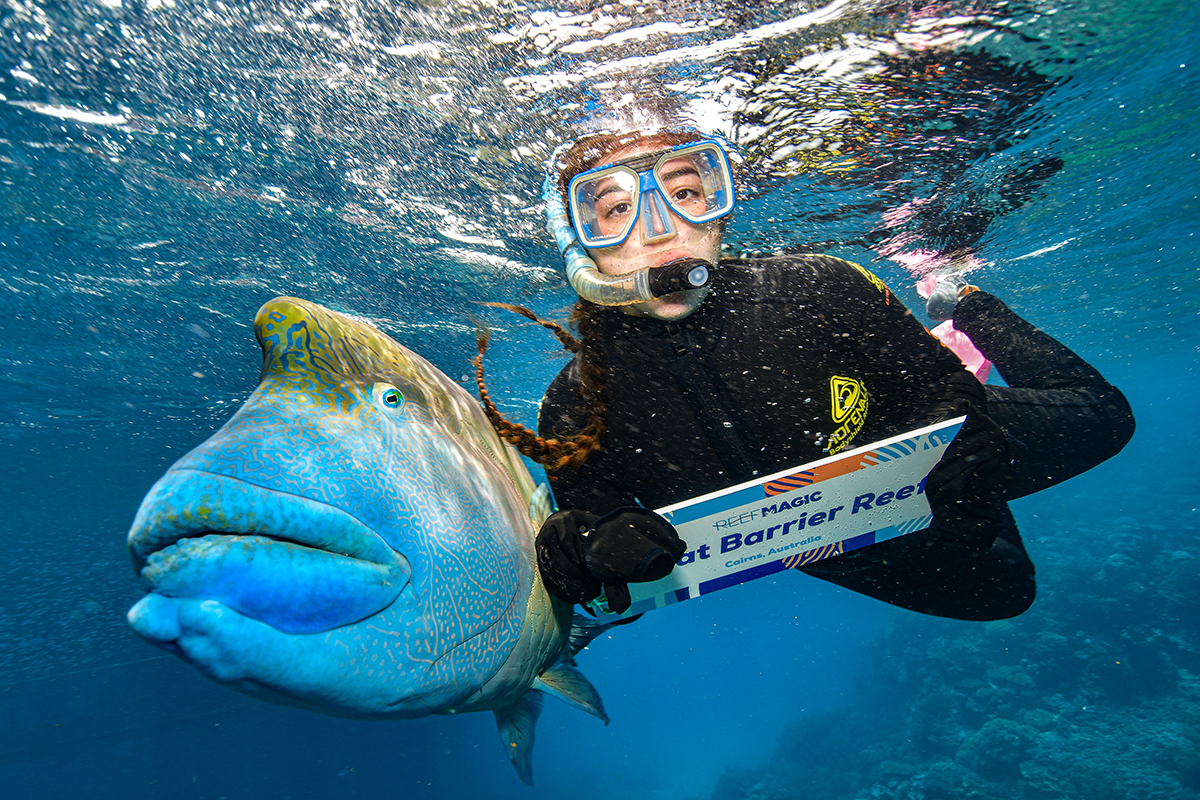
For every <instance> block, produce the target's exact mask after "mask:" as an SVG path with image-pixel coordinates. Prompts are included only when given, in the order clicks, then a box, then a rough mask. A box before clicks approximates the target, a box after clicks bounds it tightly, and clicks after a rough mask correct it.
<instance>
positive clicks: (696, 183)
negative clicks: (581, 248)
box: [588, 139, 723, 320]
mask: <svg viewBox="0 0 1200 800" xmlns="http://www.w3.org/2000/svg"><path fill="white" fill-rule="evenodd" d="M664 146H665V145H664V144H662V143H658V142H655V141H654V140H653V139H650V140H647V141H644V142H639V143H637V144H636V145H631V146H629V147H626V148H623V149H621V150H616V151H614V152H612V153H609V154H607V155H605V157H604V158H603V159H601V162H602V163H605V162H614V161H621V160H624V159H627V158H631V157H633V156H637V155H641V154H644V153H653V152H656V151H658V150H661V149H663V147H664ZM674 166H675V167H676V168H673V165H672V164H671V162H667V164H666V165H664V169H663V170H662V175H663V177H664V180H663V181H662V189H663V191H665V192H666V193H667V194H668V195H670V197H671V199H672V201H673V202H674V203H676V204H677V205H679V206H681V207H683V208H693V207H694V208H696V209H697V211H696V213H697V214H699V213H700V211H701V210H702V209H703V203H704V200H703V196H702V188H701V186H700V176H699V175H698V174H697V173H696V171H695V169H694V168H691V167H690V165H689V164H688V163H687V162H686V161H685V160H683V159H680V161H679V164H678V165H674ZM624 177H625V176H622V175H614V176H613V178H612V181H611V184H603V185H601V186H600V187H599V190H598V191H597V193H596V211H597V223H598V225H599V228H600V232H601V233H602V234H605V235H608V234H611V233H612V232H613V231H616V230H619V229H621V227H622V225H624V224H626V223H627V222H628V219H629V217H630V216H632V215H636V214H637V213H638V202H639V197H638V192H637V187H636V186H630V185H624V184H623V183H622V181H623V180H624ZM659 208H660V210H661V211H662V212H665V213H666V214H668V215H670V221H671V226H672V227H673V228H674V232H670V231H665V230H664V226H662V225H651V226H649V227H650V230H649V231H648V230H647V226H646V225H645V224H644V221H642V220H639V221H638V223H637V225H636V227H635V229H634V230H633V231H631V232H630V234H629V236H628V237H627V238H626V239H625V241H624V242H622V243H621V244H619V245H614V246H612V247H599V248H595V249H591V250H588V255H590V256H591V257H592V259H593V260H594V261H595V262H596V266H597V267H598V268H599V269H600V272H602V273H604V274H605V275H625V274H628V273H630V272H635V271H637V270H640V269H642V268H644V267H649V268H651V269H654V268H656V267H661V266H663V265H664V264H667V263H669V262H671V261H675V260H677V259H680V258H700V259H703V260H705V261H707V262H709V263H710V264H715V263H717V261H718V260H719V259H720V255H721V232H722V228H723V225H722V223H721V221H720V220H714V221H713V222H708V223H704V224H700V225H696V224H693V223H690V222H688V221H687V220H685V219H683V218H682V217H680V216H679V215H678V214H676V213H675V212H674V211H673V210H671V209H670V207H668V206H666V205H664V204H660V206H659ZM707 295H708V288H707V287H706V288H704V289H695V290H692V291H687V292H678V293H676V294H670V295H665V296H663V297H659V298H657V299H655V300H651V301H650V302H648V303H638V304H637V305H633V306H624V309H625V310H626V311H627V312H629V313H632V314H637V315H641V316H650V317H655V318H657V319H662V320H676V319H683V318H684V317H686V316H688V315H689V314H691V313H692V312H694V311H695V310H696V309H697V308H699V307H700V304H701V303H702V302H704V298H705V297H706V296H707Z"/></svg>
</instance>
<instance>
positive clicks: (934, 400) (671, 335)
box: [477, 131, 1134, 620]
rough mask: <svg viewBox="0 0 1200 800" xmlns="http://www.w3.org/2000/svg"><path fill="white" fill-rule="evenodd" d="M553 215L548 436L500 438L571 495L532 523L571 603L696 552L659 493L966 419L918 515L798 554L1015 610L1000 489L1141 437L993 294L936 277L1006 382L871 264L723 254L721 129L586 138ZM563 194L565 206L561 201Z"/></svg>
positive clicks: (917, 596) (959, 321) (913, 598)
mask: <svg viewBox="0 0 1200 800" xmlns="http://www.w3.org/2000/svg"><path fill="white" fill-rule="evenodd" d="M557 169H558V185H557V186H556V187H554V188H553V190H552V191H548V192H547V195H548V199H549V200H550V201H551V206H554V205H557V202H556V201H558V202H561V203H562V206H560V208H559V211H558V213H556V212H555V210H554V209H553V208H552V209H551V223H552V227H556V228H557V229H556V231H555V232H556V237H557V238H558V240H559V244H560V247H561V248H562V249H563V251H564V257H565V259H566V263H567V271H568V277H569V279H570V282H571V285H572V286H573V287H574V288H575V289H576V291H577V292H578V293H579V295H580V299H579V301H578V303H577V305H576V307H575V310H574V313H573V320H574V321H575V323H576V324H577V326H578V330H579V334H580V337H579V339H575V338H574V337H572V336H571V335H570V334H569V333H568V332H567V331H565V330H564V329H562V328H561V327H559V326H557V325H555V324H554V323H550V322H546V321H543V320H540V319H537V317H536V316H534V315H533V314H532V313H531V312H528V311H526V310H524V309H519V308H517V307H510V308H512V309H513V310H517V311H519V312H520V313H524V314H525V315H526V316H529V317H530V318H532V319H535V320H537V321H538V322H539V323H541V324H543V325H545V326H546V327H548V328H551V329H553V330H555V332H556V334H557V335H558V336H559V338H560V340H562V341H563V343H564V345H565V346H566V347H567V348H568V349H569V350H571V351H573V352H574V353H575V357H574V358H573V359H572V360H571V362H570V363H569V364H568V365H567V366H566V367H565V368H564V369H563V370H562V372H560V373H559V375H558V376H557V377H556V378H555V380H554V381H553V382H552V384H551V385H550V387H549V388H548V389H547V391H546V394H545V397H544V399H543V402H542V406H541V411H540V414H539V419H538V432H537V433H536V434H535V433H534V432H533V431H531V430H529V429H527V428H524V427H523V426H520V425H517V424H515V423H510V422H508V421H507V420H504V419H503V418H502V417H501V416H500V414H499V412H498V411H497V410H496V408H495V406H494V405H493V404H492V403H491V401H490V399H489V398H488V396H487V392H486V390H485V389H484V386H483V379H482V347H483V344H482V343H481V352H480V359H479V360H478V362H477V364H478V370H477V374H478V379H479V385H480V390H481V396H482V398H483V401H484V406H485V409H486V410H487V412H488V414H489V417H490V418H491V419H492V422H493V425H495V427H496V428H497V430H498V431H499V432H500V434H501V435H502V436H503V437H504V438H505V439H507V440H508V441H510V442H511V443H513V444H514V445H515V446H516V447H517V448H518V449H519V450H520V451H521V452H522V453H524V454H525V455H527V456H529V457H530V458H531V459H533V460H535V461H537V462H539V463H541V464H543V465H545V466H546V467H547V469H548V471H549V474H550V476H551V480H552V481H553V487H554V494H555V497H556V500H557V502H558V506H559V508H560V509H562V510H561V511H559V512H557V513H555V514H554V515H553V516H551V517H550V519H548V520H547V521H546V523H545V524H544V525H543V527H542V530H541V532H540V533H539V535H538V538H537V554H538V564H539V567H540V570H541V572H542V576H543V579H544V580H545V582H546V584H547V586H548V587H549V588H550V589H551V591H553V592H554V593H555V594H557V595H558V596H559V597H561V598H563V599H565V600H568V601H571V602H577V603H583V604H587V603H588V602H590V601H593V600H595V598H597V597H600V596H603V597H604V598H605V601H606V603H607V606H608V608H609V610H611V611H614V612H617V613H619V612H622V611H624V610H625V609H627V608H628V607H629V593H628V588H627V584H628V583H630V582H638V581H648V580H657V579H659V578H662V577H664V576H666V575H667V574H669V573H670V571H671V569H672V567H673V566H674V564H675V562H676V561H677V560H678V559H679V558H680V557H681V556H682V554H683V553H684V551H685V549H686V548H685V546H684V544H683V542H682V541H681V540H680V539H679V537H678V535H677V534H676V532H675V531H674V529H673V528H672V527H671V525H670V524H669V523H668V522H667V521H666V520H665V519H663V518H662V517H660V516H659V515H657V514H655V513H654V512H652V511H649V510H648V509H649V508H658V507H662V506H665V505H668V504H671V503H676V502H679V501H682V500H685V499H688V498H691V497H695V496H698V495H702V494H705V493H708V492H712V491H715V490H719V489H723V488H725V487H728V486H732V485H734V484H738V483H741V482H745V481H749V480H752V479H754V478H755V477H757V476H763V475H768V474H770V473H772V472H775V471H778V470H780V469H784V468H787V467H792V466H795V465H797V464H802V463H805V462H808V461H811V460H814V459H817V458H820V457H822V456H827V455H831V454H833V453H837V452H838V451H840V450H843V449H844V448H846V447H848V446H850V445H851V444H853V445H854V446H859V445H864V444H868V443H871V442H875V441H879V440H882V439H884V438H887V437H890V436H893V435H896V434H899V433H903V432H906V431H909V430H912V429H914V428H917V427H921V426H924V425H928V424H931V423H934V422H937V421H940V420H943V419H947V418H950V417H953V416H958V415H961V414H964V413H965V414H966V415H967V421H966V423H965V424H964V426H963V428H962V430H961V432H960V433H959V435H958V436H957V437H956V438H955V440H954V441H953V443H952V444H951V446H950V447H949V448H948V449H947V451H946V453H945V455H944V457H943V458H942V460H941V461H940V462H939V463H938V465H937V466H936V467H935V468H934V469H933V471H932V472H931V473H930V475H929V477H928V479H927V482H926V493H927V495H928V500H929V505H930V509H931V511H932V513H933V522H932V523H931V524H930V526H929V527H928V528H926V529H924V530H921V531H917V532H914V533H911V534H908V535H906V536H902V537H899V538H896V539H891V540H888V541H885V542H882V543H879V544H875V545H872V546H870V547H866V548H862V549H860V550H856V551H853V552H850V553H846V554H843V555H840V556H837V557H835V558H828V559H825V560H823V561H819V562H816V563H813V564H810V565H808V566H804V567H801V568H800V569H802V570H803V571H804V572H807V573H808V574H810V575H814V576H816V577H819V578H822V579H824V580H827V581H830V582H832V583H835V584H837V585H839V586H843V587H845V588H848V589H851V590H854V591H857V592H861V593H863V594H866V595H869V596H871V597H875V598H878V599H880V600H883V601H885V602H888V603H892V604H895V605H898V606H901V607H904V608H908V609H912V610H914V611H919V612H923V613H927V614H934V615H938V616H946V617H954V618H959V619H968V620H990V619H1002V618H1006V617H1012V616H1015V615H1018V614H1020V613H1022V612H1023V611H1025V610H1026V609H1027V608H1028V607H1029V605H1030V604H1031V603H1032V602H1033V599H1034V594H1035V586H1036V584H1035V580H1034V567H1033V564H1032V562H1031V561H1030V559H1029V556H1028V555H1027V553H1026V551H1025V548H1024V545H1023V543H1022V541H1021V536H1020V534H1019V532H1018V530H1017V526H1016V523H1015V521H1014V519H1013V516H1012V514H1011V512H1010V511H1009V509H1008V505H1007V501H1009V500H1012V499H1015V498H1018V497H1022V496H1024V495H1027V494H1030V493H1031V492H1036V491H1038V490H1040V489H1044V488H1046V487H1048V486H1052V485H1054V484H1056V483H1059V482H1061V481H1063V480H1066V479H1067V478H1070V477H1072V476H1074V475H1078V474H1080V473H1082V472H1084V471H1085V470H1087V469H1090V468H1091V467H1093V466H1095V465H1097V464H1099V463H1101V462H1102V461H1104V460H1106V459H1108V458H1110V457H1112V456H1113V455H1115V454H1116V453H1117V452H1119V451H1120V450H1121V448H1122V447H1124V445H1125V443H1126V442H1127V441H1128V440H1129V438H1130V437H1131V436H1132V434H1133V428H1134V422H1133V416H1132V413H1131V411H1130V409H1129V405H1128V403H1127V402H1126V400H1125V398H1124V397H1123V396H1122V394H1121V393H1120V392H1119V391H1118V390H1117V389H1116V388H1114V387H1113V386H1111V385H1110V384H1109V383H1107V382H1106V381H1105V380H1104V379H1103V377H1101V375H1100V374H1099V373H1098V372H1097V371H1096V370H1095V369H1093V368H1092V367H1091V366H1090V365H1088V364H1087V363H1086V362H1084V361H1083V359H1081V358H1080V357H1079V356H1077V355H1075V354H1074V353H1073V352H1071V351H1070V350H1069V349H1067V348H1066V347H1064V346H1063V345H1062V344H1060V343H1059V342H1057V341H1055V340H1054V339H1053V338H1051V337H1050V336H1048V335H1046V334H1045V333H1043V332H1041V331H1039V330H1038V329H1037V328H1035V327H1034V326H1032V325H1030V324H1029V323H1027V322H1025V321H1024V320H1023V319H1021V318H1020V317H1018V316H1017V315H1016V314H1015V313H1013V312H1012V311H1011V310H1009V309H1008V307H1007V306H1005V305H1004V303H1002V302H1001V301H1000V300H999V299H997V298H996V297H994V296H992V295H990V294H988V293H986V292H983V291H977V290H975V291H972V290H973V289H974V287H966V286H960V285H958V284H956V283H950V282H947V283H945V284H944V285H941V286H938V287H937V288H936V290H935V292H934V294H933V296H932V297H931V303H932V305H931V306H930V311H931V312H935V313H939V312H940V313H939V315H940V316H945V317H952V319H953V322H954V326H955V327H956V328H957V329H958V330H960V331H962V332H964V333H966V334H967V335H968V336H969V337H970V338H971V339H972V341H973V342H974V344H975V345H976V347H978V348H979V350H980V351H982V353H983V354H984V355H985V356H986V357H987V358H988V359H990V360H991V361H992V362H993V363H994V364H995V366H996V367H997V369H998V370H999V371H1000V374H1001V375H1002V376H1003V377H1004V379H1005V380H1006V382H1007V383H1008V386H1006V387H1001V386H990V385H984V384H981V383H980V382H979V381H978V380H976V379H975V377H974V376H972V375H971V374H970V373H969V372H967V371H966V369H965V368H964V367H963V365H962V363H961V362H960V361H959V359H958V358H957V357H956V356H955V355H954V354H953V353H952V352H951V351H950V350H949V349H947V348H946V347H944V346H943V345H942V344H941V343H939V342H938V340H937V339H936V338H934V337H933V336H932V335H930V334H929V333H928V332H927V331H926V330H925V328H924V327H923V326H922V325H921V323H920V322H919V321H918V320H917V319H916V318H915V317H914V316H913V315H912V314H911V313H910V312H909V311H908V309H907V308H905V306H904V305H903V304H902V303H900V302H899V301H898V300H897V299H896V298H895V297H894V296H893V295H892V294H891V292H890V291H889V290H888V288H887V287H886V286H885V285H884V284H883V283H882V282H881V281H880V280H879V279H878V278H876V277H875V276H874V275H872V274H871V273H870V272H868V271H867V270H866V269H864V268H862V267H860V266H858V265H857V264H853V263H851V262H848V261H844V260H841V259H838V258H832V257H828V256H822V255H794V256H784V257H777V258H759V259H728V260H720V252H721V240H722V235H723V232H724V226H725V222H726V220H727V218H728V215H729V214H730V213H731V212H732V211H733V210H734V207H735V195H734V182H733V177H732V172H731V170H730V166H729V160H728V157H727V154H726V152H725V149H724V147H723V145H722V143H721V142H719V141H717V140H715V139H711V138H708V137H704V136H702V135H699V134H696V133H692V132H678V131H669V132H661V133H652V134H643V133H636V132H635V133H630V134H625V135H615V134H614V135H609V134H602V135H594V136H591V137H588V138H585V139H582V140H580V141H579V142H577V143H576V144H575V145H574V146H572V147H571V148H570V149H569V150H567V151H566V152H565V154H564V155H563V156H562V158H561V159H560V160H559V162H558V164H557ZM564 209H565V210H568V211H569V223H568V222H567V221H566V220H564V219H562V218H561V217H562V216H563V215H562V214H561V211H562V210H564Z"/></svg>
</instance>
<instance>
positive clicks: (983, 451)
mask: <svg viewBox="0 0 1200 800" xmlns="http://www.w3.org/2000/svg"><path fill="white" fill-rule="evenodd" d="M964 413H965V414H966V415H967V419H966V421H965V422H964V423H963V426H962V429H961V430H959V432H958V435H957V436H956V437H954V441H953V442H951V443H950V446H949V447H948V448H946V452H945V454H943V455H942V460H941V461H939V462H938V463H937V465H936V466H934V468H933V470H932V471H931V472H930V473H929V477H928V479H926V481H925V494H926V496H928V498H929V508H930V510H931V511H933V525H932V528H933V530H934V532H935V533H936V534H937V536H938V538H939V539H941V540H942V541H943V542H946V543H957V544H961V545H963V546H966V547H968V548H971V549H974V550H985V549H987V548H988V547H991V545H992V543H993V541H995V538H996V533H995V529H994V527H993V525H994V523H995V520H996V512H997V507H998V504H999V503H1000V502H1001V500H1002V498H1003V496H1004V485H1003V484H1004V480H1005V479H1006V475H1007V470H1008V468H1009V465H1010V464H1011V463H1012V456H1011V455H1010V453H1009V451H1008V442H1007V440H1006V439H1005V436H1004V431H1002V430H1001V429H1000V426H999V425H997V424H996V423H995V422H993V421H992V419H991V417H989V416H987V415H986V414H984V413H982V412H980V411H977V410H976V409H975V408H974V407H973V406H972V405H971V404H970V403H969V402H968V401H966V400H959V401H957V402H955V404H954V411H953V412H952V416H958V415H961V414H964Z"/></svg>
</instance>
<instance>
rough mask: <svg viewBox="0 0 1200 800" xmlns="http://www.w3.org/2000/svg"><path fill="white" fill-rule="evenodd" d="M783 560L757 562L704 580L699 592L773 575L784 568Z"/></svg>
mask: <svg viewBox="0 0 1200 800" xmlns="http://www.w3.org/2000/svg"><path fill="white" fill-rule="evenodd" d="M783 562H784V559H782V558H781V559H779V560H778V561H772V562H770V563H768V564H758V565H756V566H753V567H750V569H744V570H741V571H740V572H734V573H731V574H729V575H722V576H721V577H720V578H713V579H712V580H711V581H704V582H703V583H701V584H700V594H702V595H705V594H708V593H709V592H715V591H717V590H719V589H724V588H726V587H729V586H737V585H738V584H739V583H745V582H746V581H752V580H754V579H755V578H761V577H763V576H764V575H774V574H775V573H776V572H783V571H784V570H785V569H786V567H784V566H783Z"/></svg>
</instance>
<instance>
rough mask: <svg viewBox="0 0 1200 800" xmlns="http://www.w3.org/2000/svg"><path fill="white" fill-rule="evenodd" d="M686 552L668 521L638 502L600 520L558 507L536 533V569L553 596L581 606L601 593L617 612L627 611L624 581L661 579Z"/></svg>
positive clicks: (612, 609)
mask: <svg viewBox="0 0 1200 800" xmlns="http://www.w3.org/2000/svg"><path fill="white" fill-rule="evenodd" d="M686 550H687V545H685V544H684V543H683V540H682V539H680V538H679V534H678V533H676V532H675V528H673V527H672V526H671V523H669V522H667V521H666V520H665V519H663V518H662V517H661V516H659V515H658V514H655V513H654V512H653V511H650V510H648V509H645V508H639V507H637V506H626V507H622V508H618V509H617V510H616V511H613V512H611V513H609V514H606V515H604V516H603V517H599V518H597V517H596V515H595V514H591V513H589V512H587V511H559V512H557V513H555V514H552V515H551V516H550V518H549V519H547V520H546V522H545V523H544V524H543V525H542V529H541V531H539V532H538V536H537V558H538V569H540V570H541V573H542V580H543V581H544V582H545V584H546V586H547V588H549V589H550V591H551V592H553V593H554V595H555V596H556V597H559V598H561V599H563V600H566V601H567V602H570V603H582V604H585V605H584V607H585V608H586V607H587V606H586V604H587V603H588V602H589V601H591V600H594V599H596V598H597V597H599V596H600V595H601V594H603V595H604V596H605V597H606V598H607V601H608V608H609V610H610V611H612V612H613V613H616V614H620V613H622V612H624V611H626V610H628V609H629V604H630V598H629V587H628V585H627V584H630V583H642V582H645V581H656V580H658V579H659V578H665V577H666V576H667V575H669V574H670V573H671V570H672V569H673V568H674V566H675V562H676V561H678V560H679V559H680V558H682V557H683V554H684V552H685V551H686Z"/></svg>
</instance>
